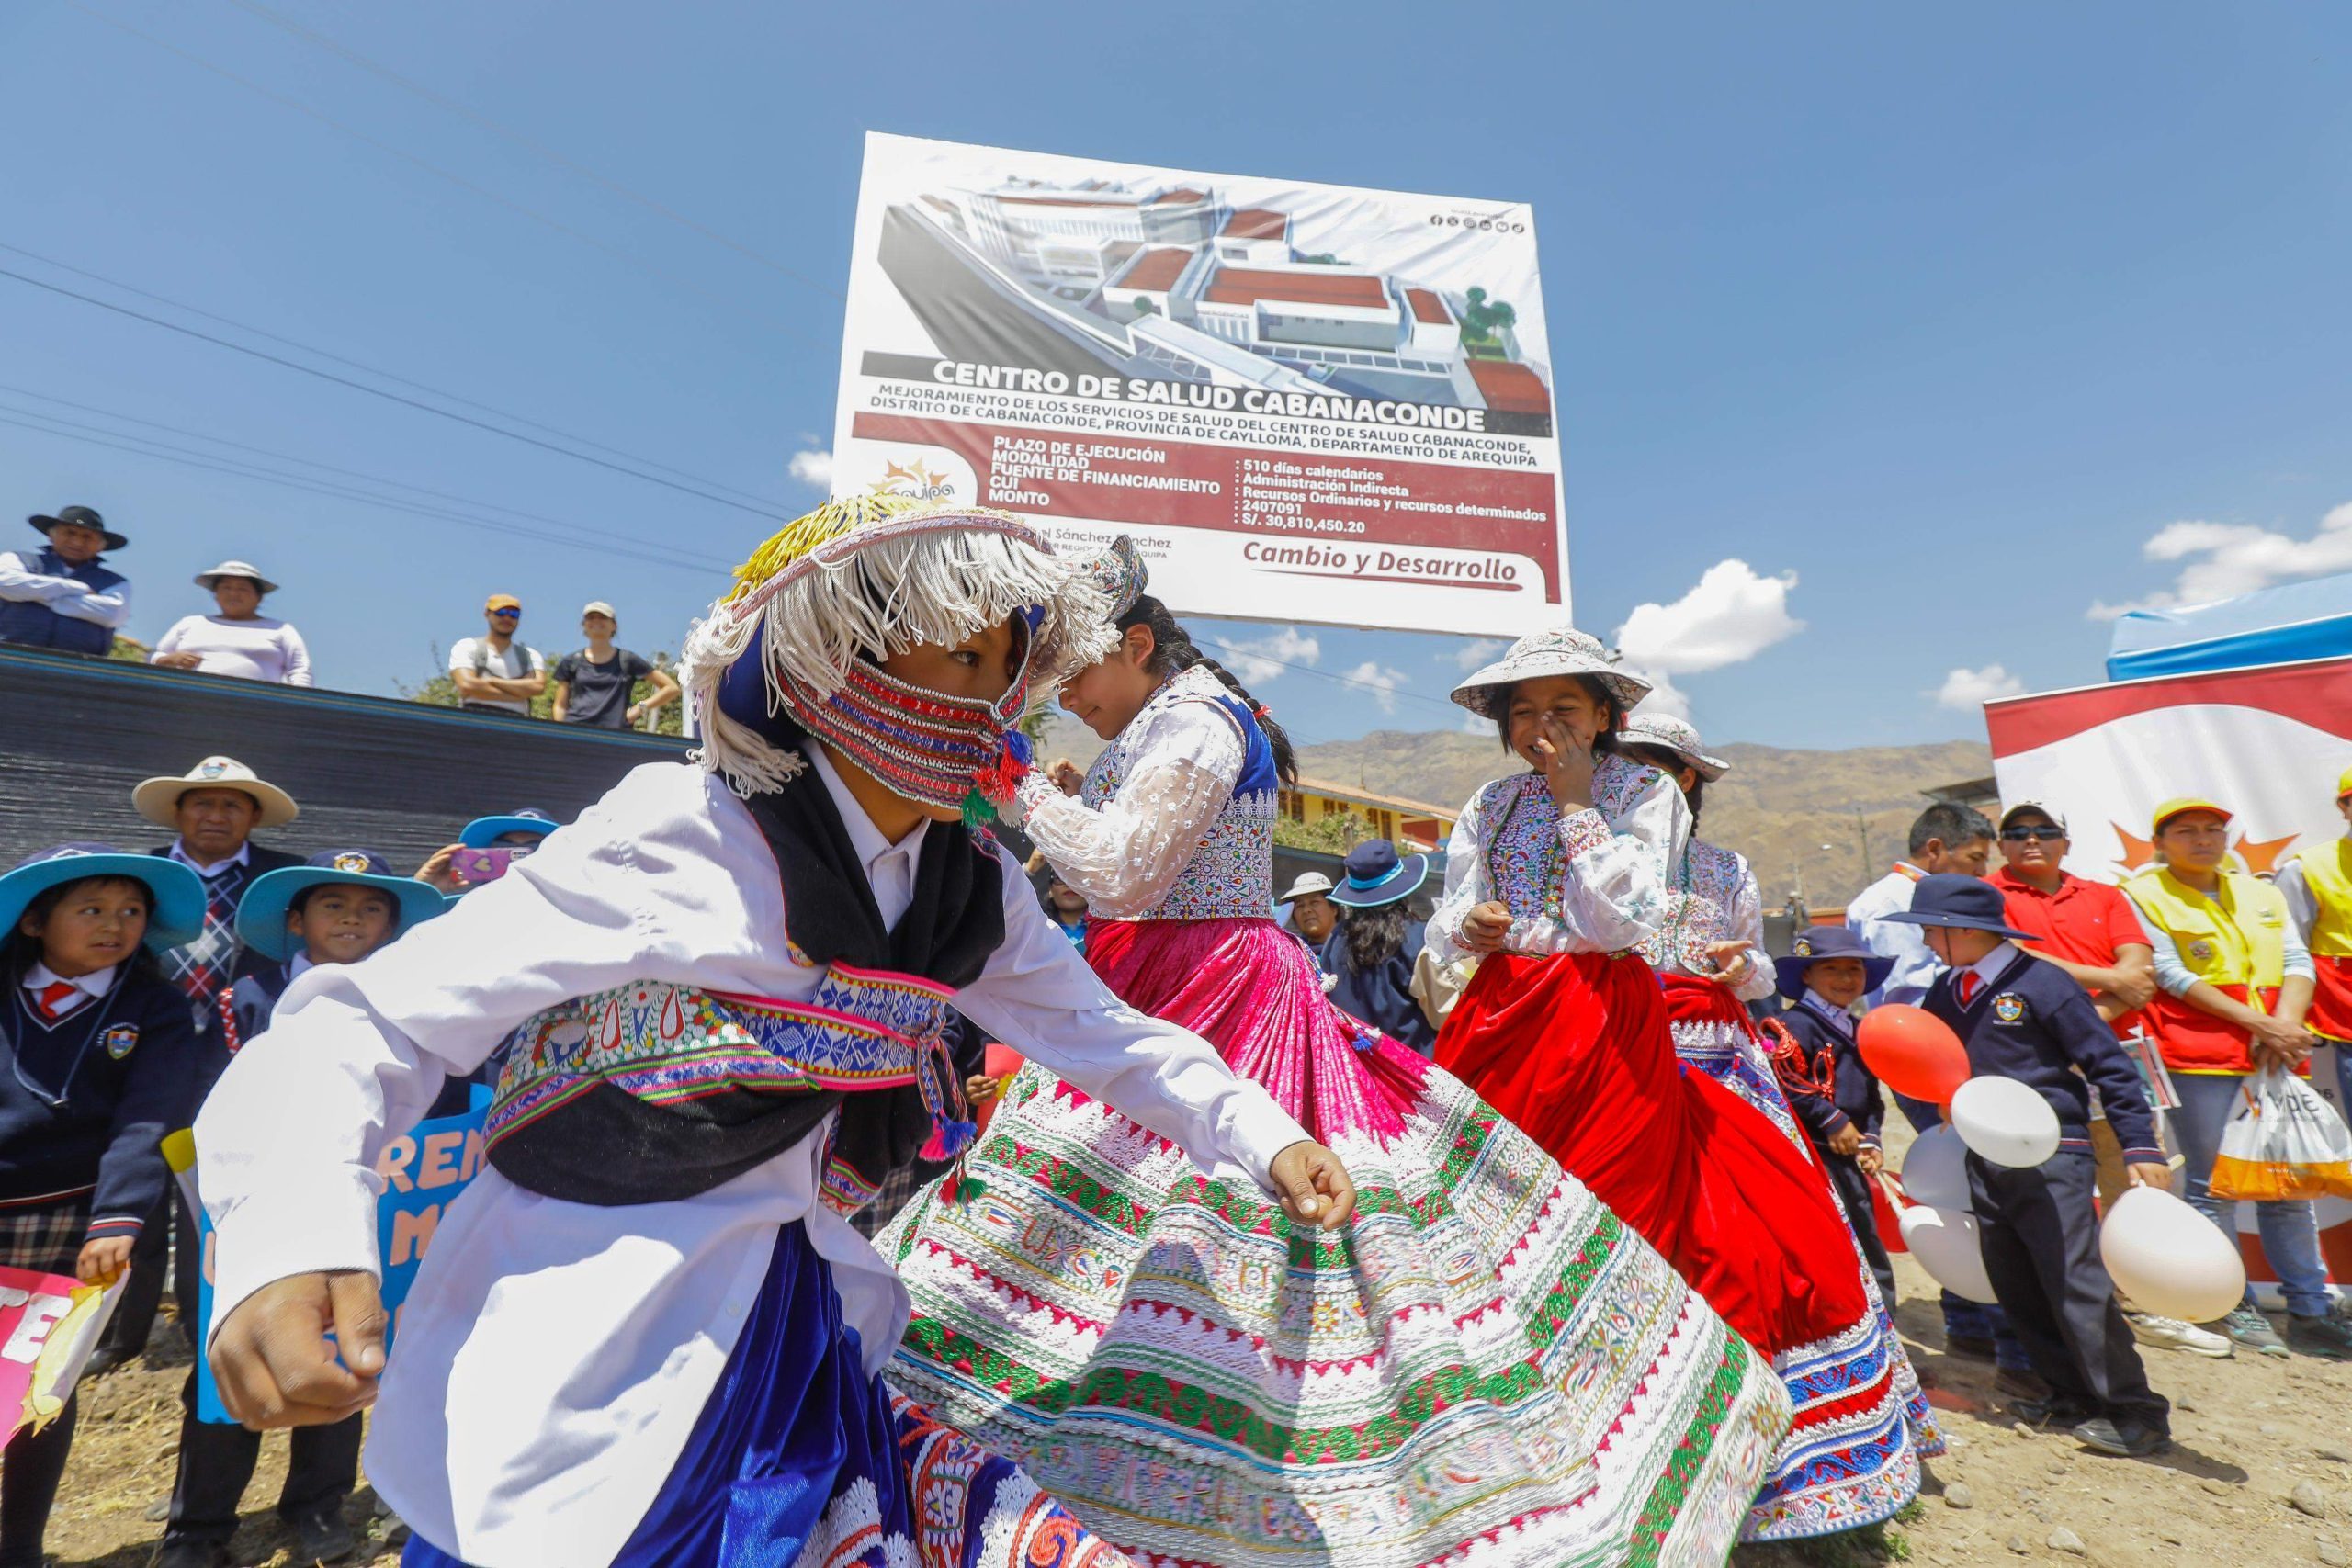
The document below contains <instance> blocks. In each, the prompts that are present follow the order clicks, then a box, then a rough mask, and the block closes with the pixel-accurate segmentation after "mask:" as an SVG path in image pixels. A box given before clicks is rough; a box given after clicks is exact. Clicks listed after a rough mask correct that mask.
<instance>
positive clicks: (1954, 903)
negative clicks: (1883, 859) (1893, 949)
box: [1880, 872, 2033, 942]
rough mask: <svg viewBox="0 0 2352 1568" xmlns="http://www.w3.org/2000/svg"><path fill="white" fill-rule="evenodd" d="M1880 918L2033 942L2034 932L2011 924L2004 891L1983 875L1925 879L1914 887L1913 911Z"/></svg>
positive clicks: (1907, 923)
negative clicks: (2003, 897)
mask: <svg viewBox="0 0 2352 1568" xmlns="http://www.w3.org/2000/svg"><path fill="white" fill-rule="evenodd" d="M1880 918H1881V919H1887V920H1892V921H1894V923H1895V924H1897V925H1903V926H1954V927H1957V928H1959V929H1960V930H1962V931H1991V932H1992V933H1993V934H1994V935H1995V936H2005V937H2008V938H2010V939H2012V940H2013V941H2018V942H2030V941H2032V940H2033V933H2032V932H2031V931H2019V930H2018V929H2017V927H2015V926H2013V925H2011V924H2009V911H2008V907H2007V905H2006V904H2005V903H2004V902H2003V901H2002V898H2001V890H2000V889H1999V888H1997V887H1996V886H1993V885H1992V884H1991V883H1989V882H1987V881H1985V879H1984V878H1983V877H1981V876H1956V875H1953V874H1951V873H1949V872H1939V873H1938V874H1935V875H1934V876H1923V877H1921V878H1920V879H1919V880H1918V881H1917V882H1916V883H1914V884H1912V886H1911V908H1908V909H1905V910H1904V911H1902V912H1901V913H1898V914H1893V915H1883V916H1881V917H1880Z"/></svg>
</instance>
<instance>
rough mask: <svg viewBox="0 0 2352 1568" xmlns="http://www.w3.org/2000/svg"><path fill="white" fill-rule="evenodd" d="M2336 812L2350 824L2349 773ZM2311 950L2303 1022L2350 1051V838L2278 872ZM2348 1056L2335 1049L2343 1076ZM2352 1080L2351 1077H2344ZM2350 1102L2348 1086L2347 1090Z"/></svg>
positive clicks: (2339, 785)
mask: <svg viewBox="0 0 2352 1568" xmlns="http://www.w3.org/2000/svg"><path fill="white" fill-rule="evenodd" d="M2335 809H2336V810H2337V811H2339V812H2341V813H2342V814H2343V816H2344V820H2345V821H2346V823H2347V824H2352V768H2346V769H2345V770H2344V776H2343V777H2342V778H2340V779H2337V780H2336V781H2335ZM2276 886H2277V887H2278V891H2279V893H2280V894H2281V895H2282V896H2284V897H2285V898H2286V900H2287V911H2288V913H2289V914H2290V915H2292V916H2293V917H2294V920H2295V930H2296V931H2299V932H2301V935H2302V939H2303V942H2304V945H2306V946H2308V947H2309V948H2310V949H2311V953H2312V966H2313V968H2314V970H2315V973H2314V975H2313V976H2312V1010H2311V1012H2310V1013H2309V1015H2307V1016H2306V1017H2305V1018H2304V1020H2303V1022H2304V1023H2305V1024H2306V1025H2307V1026H2308V1027H2309V1028H2310V1030H2311V1032H2312V1033H2313V1034H2316V1035H2319V1036H2321V1037H2322V1038H2324V1039H2326V1040H2330V1041H2333V1042H2335V1043H2336V1044H2337V1045H2338V1046H2339V1047H2352V832H2348V833H2346V836H2345V837H2343V838H2340V839H2337V840H2335V842H2333V843H2330V844H2324V845H2322V846H2321V847H2319V848H2317V849H2309V850H2299V851H2297V852H2296V853H2295V856H2294V858H2293V859H2291V860H2290V861H2289V862H2288V863H2286V864H2285V865H2283V866H2281V867H2279V868H2278V882H2277V884H2276ZM2347 1055H2352V1051H2347V1050H2346V1049H2339V1050H2338V1052H2337V1054H2336V1066H2337V1067H2338V1069H2339V1070H2342V1069H2343V1068H2344V1067H2345V1066H2346V1056H2347ZM2346 1076H2347V1077H2352V1074H2347V1075H2346ZM2345 1092H2346V1096H2347V1098H2352V1085H2347V1087H2346V1090H2345Z"/></svg>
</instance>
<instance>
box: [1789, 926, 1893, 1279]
mask: <svg viewBox="0 0 2352 1568" xmlns="http://www.w3.org/2000/svg"><path fill="white" fill-rule="evenodd" d="M1795 945H1796V952H1795V953H1792V954H1791V955H1790V956H1789V957H1787V958H1776V959H1774V960H1773V961H1772V966H1773V968H1774V969H1775V970H1776V971H1777V973H1778V977H1779V980H1780V983H1781V995H1782V996H1784V997H1786V998H1789V1000H1790V1001H1791V1002H1792V1003H1793V1004H1794V1005H1793V1006H1792V1007H1791V1008H1790V1009H1789V1010H1787V1011H1786V1012H1783V1013H1781V1015H1780V1021H1781V1026H1782V1027H1783V1028H1785V1029H1786V1030H1787V1031H1788V1032H1789V1038H1790V1039H1792V1040H1793V1041H1795V1042H1796V1043H1797V1048H1798V1051H1799V1052H1800V1054H1801V1055H1802V1058H1803V1060H1802V1073H1803V1080H1804V1081H1803V1082H1802V1083H1800V1084H1796V1085H1790V1084H1789V1083H1788V1075H1787V1074H1786V1073H1785V1072H1784V1073H1783V1074H1782V1084H1783V1087H1786V1088H1788V1089H1790V1093H1789V1109H1790V1110H1791V1111H1793V1112H1794V1113H1795V1115H1796V1119H1797V1122H1798V1124H1799V1125H1801V1126H1803V1127H1804V1132H1805V1136H1806V1137H1807V1138H1808V1139H1809V1140H1811V1142H1812V1144H1813V1147H1814V1152H1815V1153H1816V1154H1818V1155H1820V1156H1821V1163H1822V1165H1823V1167H1824V1168H1826V1169H1827V1171H1828V1172H1829V1185H1830V1186H1832V1187H1834V1188H1836V1189H1837V1190H1838V1201H1839V1202H1841V1203H1843V1204H1844V1205H1845V1206H1846V1218H1847V1220H1848V1221H1849V1222H1850V1223H1851V1224H1852V1225H1853V1227H1854V1236H1855V1239H1857V1240H1858V1241H1860V1243H1861V1244H1862V1256H1863V1257H1864V1258H1867V1259H1868V1260H1869V1262H1870V1266H1871V1278H1872V1279H1874V1280H1877V1281H1878V1291H1879V1294H1880V1295H1882V1296H1883V1297H1885V1298H1886V1305H1887V1310H1888V1311H1890V1312H1891V1311H1893V1310H1894V1264H1893V1262H1892V1261H1890V1260H1889V1259H1888V1258H1887V1256H1886V1244H1885V1243H1884V1242H1883V1241H1881V1240H1880V1239H1879V1234H1878V1218H1877V1214H1876V1212H1875V1211H1874V1210H1873V1208H1872V1206H1871V1183H1872V1181H1873V1179H1875V1178H1876V1177H1877V1175H1878V1172H1879V1162H1880V1157H1881V1152H1880V1148H1879V1127H1880V1126H1881V1124H1882V1123H1883V1122H1885V1120H1886V1097H1885V1096H1884V1095H1883V1094H1882V1093H1880V1092H1879V1082H1878V1075H1877V1074H1875V1073H1873V1072H1871V1069H1870V1066H1869V1065H1868V1064H1867V1063H1865V1062H1864V1061H1863V1060H1862V1054H1861V1052H1860V1050H1859V1049H1858V1048H1857V1047H1856V1045H1855V1042H1854V1015H1853V1007H1854V1004H1855V1003H1856V1002H1858V1001H1860V1000H1861V999H1862V996H1863V993H1865V992H1867V991H1874V990H1876V989H1877V988H1878V987H1881V986H1883V985H1884V984H1885V983H1886V976H1887V974H1888V972H1889V971H1890V970H1892V969H1893V968H1894V959H1892V958H1885V957H1882V956H1881V955H1879V954H1878V953H1873V952H1871V949H1870V946H1869V944H1867V943H1866V942H1863V941H1862V939H1861V937H1860V935H1858V934H1857V933H1856V932H1854V931H1849V930H1848V929H1847V928H1846V927H1844V926H1819V927H1815V928H1814V929H1813V930H1810V931H1803V932H1800V933H1799V934H1798V936H1797V939H1796V944H1795Z"/></svg>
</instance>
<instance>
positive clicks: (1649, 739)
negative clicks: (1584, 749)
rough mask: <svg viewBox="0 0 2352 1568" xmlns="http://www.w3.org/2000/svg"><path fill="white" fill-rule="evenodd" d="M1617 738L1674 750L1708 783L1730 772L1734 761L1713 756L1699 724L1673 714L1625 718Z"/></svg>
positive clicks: (1636, 743) (1641, 715) (1638, 715)
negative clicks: (1700, 731)
mask: <svg viewBox="0 0 2352 1568" xmlns="http://www.w3.org/2000/svg"><path fill="white" fill-rule="evenodd" d="M1617 739H1620V740H1623V741H1628V742H1631V743H1632V744H1634V745H1637V746H1655V747H1657V749H1658V750H1661V751H1671V752H1673V753H1674V754H1675V755H1676V756H1678V757H1679V758H1681V759H1682V761H1683V762H1684V763H1685V764H1686V765H1687V766H1688V767H1689V768H1690V769H1691V772H1693V773H1697V774H1698V775H1699V776H1700V777H1701V778H1702V779H1704V780H1706V781H1707V782H1708V783H1709V784H1713V783H1714V782H1715V781H1716V780H1717V779H1719V778H1721V777H1723V776H1724V774H1725V773H1729V772H1731V764H1730V763H1729V762H1726V761H1724V760H1723V759H1722V758H1721V757H1710V756H1708V755H1707V753H1706V750H1705V749H1704V748H1703V747H1702V746H1701V744H1700V742H1699V731H1698V729H1697V728H1696V727H1695V726H1693V725H1691V724H1690V723H1689V722H1687V721H1685V720H1683V719H1679V718H1676V717H1674V716H1672V715H1671V714H1663V713H1637V714H1634V715H1632V716H1629V717H1628V718H1627V719H1626V720H1625V725H1624V728H1622V729H1620V730H1618V732H1617Z"/></svg>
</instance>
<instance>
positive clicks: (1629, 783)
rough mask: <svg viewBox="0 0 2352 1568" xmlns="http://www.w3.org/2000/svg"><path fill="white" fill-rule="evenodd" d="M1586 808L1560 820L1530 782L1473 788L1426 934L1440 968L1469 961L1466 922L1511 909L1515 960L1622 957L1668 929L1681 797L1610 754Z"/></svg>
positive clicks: (1531, 776) (1682, 823) (1683, 837)
mask: <svg viewBox="0 0 2352 1568" xmlns="http://www.w3.org/2000/svg"><path fill="white" fill-rule="evenodd" d="M1592 794H1593V804H1592V807H1591V808H1590V809H1589V810H1584V811H1577V812H1571V813H1566V814H1563V813H1562V812H1561V810H1560V808H1559V805H1558V803H1557V802H1555V801H1554V800H1553V798H1552V795H1551V791H1550V790H1549V789H1548V788H1547V787H1546V786H1545V784H1544V779H1543V777H1542V775H1541V774H1538V773H1519V774H1514V775H1513V776H1511V777H1510V778H1505V779H1498V780H1496V781H1495V782H1494V783H1492V784H1487V785H1485V786H1484V787H1482V788H1481V789H1480V790H1479V791H1478V793H1477V794H1476V795H1473V796H1471V798H1470V802H1469V804H1468V805H1466V806H1465V807H1463V813H1462V818H1461V819H1460V820H1459V821H1458V822H1457V823H1456V824H1455V825H1454V829H1453V839H1452V840H1451V842H1450V843H1449V845H1448V852H1447V857H1446V874H1445V900H1444V902H1443V903H1442V905H1441V906H1440V907H1439V908H1438V911H1437V914H1436V915H1435V916H1434V917H1433V918H1432V919H1430V925H1429V932H1430V948H1431V950H1432V951H1433V952H1435V953H1437V955H1438V957H1439V958H1440V959H1441V960H1445V961H1451V960H1454V959H1458V958H1461V957H1464V956H1465V955H1466V952H1467V950H1466V949H1464V947H1462V945H1461V943H1460V936H1461V931H1462V921H1463V919H1464V916H1466V915H1468V914H1469V912H1470V911H1471V910H1472V909H1473V908H1476V907H1477V906H1478V905H1480V904H1483V903H1487V902H1489V901H1492V902H1497V903H1500V904H1502V905H1503V906H1504V907H1505V908H1508V909H1510V914H1511V929H1510V932H1509V934H1508V935H1506V936H1505V937H1504V939H1503V945H1504V947H1505V948H1506V949H1507V950H1509V951H1510V952H1513V953H1621V952H1624V951H1627V950H1629V949H1632V948H1635V947H1638V946H1640V945H1641V944H1642V943H1643V942H1645V941H1648V940H1649V939H1650V938H1651V937H1652V935H1653V934H1654V933H1656V932H1657V931H1663V930H1664V929H1666V925H1667V920H1668V914H1669V910H1668V894H1669V892H1670V891H1671V885H1670V883H1669V881H1668V876H1667V866H1668V857H1669V856H1670V855H1672V854H1674V853H1675V852H1678V851H1679V849H1680V847H1681V845H1682V844H1683V843H1684V842H1685V841H1687V840H1688V838H1689V835H1690V826H1691V812H1690V807H1687V806H1685V805H1684V804H1683V801H1682V794H1681V791H1679V790H1678V789H1676V788H1675V787H1674V785H1673V783H1672V781H1671V780H1669V779H1668V778H1667V777H1666V775H1665V774H1663V773H1659V772H1658V771H1657V769H1655V768H1650V767H1645V766H1644V765H1642V764H1641V763H1638V762H1634V761H1630V760H1629V759H1626V758H1623V757H1617V756H1607V757H1603V758H1602V759H1601V760H1600V764H1599V766H1598V767H1596V768H1595V769H1594V771H1593V782H1592Z"/></svg>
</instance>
